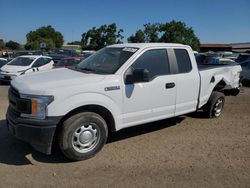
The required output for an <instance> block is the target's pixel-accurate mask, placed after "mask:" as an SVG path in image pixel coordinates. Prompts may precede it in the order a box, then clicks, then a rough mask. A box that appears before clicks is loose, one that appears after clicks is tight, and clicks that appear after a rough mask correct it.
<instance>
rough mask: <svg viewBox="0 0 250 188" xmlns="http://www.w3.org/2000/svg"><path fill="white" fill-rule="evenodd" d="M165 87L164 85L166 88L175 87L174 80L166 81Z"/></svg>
mask: <svg viewBox="0 0 250 188" xmlns="http://www.w3.org/2000/svg"><path fill="white" fill-rule="evenodd" d="M165 87H166V89H170V88H173V87H175V83H174V82H170V83H166V85H165Z"/></svg>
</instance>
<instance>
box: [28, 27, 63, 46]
mask: <svg viewBox="0 0 250 188" xmlns="http://www.w3.org/2000/svg"><path fill="white" fill-rule="evenodd" d="M26 38H27V43H26V45H25V48H26V49H28V50H37V49H40V43H42V42H44V43H46V45H47V49H53V48H60V47H62V45H63V42H64V40H63V35H62V34H61V33H60V32H58V31H56V30H55V29H54V28H53V27H52V26H51V25H48V26H44V27H40V28H38V29H36V30H35V31H30V32H29V33H28V34H27V35H26Z"/></svg>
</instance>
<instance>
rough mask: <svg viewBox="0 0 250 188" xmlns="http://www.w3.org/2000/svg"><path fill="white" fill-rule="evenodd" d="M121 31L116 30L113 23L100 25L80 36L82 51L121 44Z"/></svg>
mask: <svg viewBox="0 0 250 188" xmlns="http://www.w3.org/2000/svg"><path fill="white" fill-rule="evenodd" d="M122 33H123V30H122V29H117V26H116V24H115V23H112V24H110V25H106V24H105V25H101V26H100V27H99V28H96V27H92V29H90V30H88V31H87V32H85V33H83V34H82V40H81V45H82V49H88V50H99V49H101V48H103V47H105V46H107V45H111V44H116V43H121V42H122V39H123V36H122Z"/></svg>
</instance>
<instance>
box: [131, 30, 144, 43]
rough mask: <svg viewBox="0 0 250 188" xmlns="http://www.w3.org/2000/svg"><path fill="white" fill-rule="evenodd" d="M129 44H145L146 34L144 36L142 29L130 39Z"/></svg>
mask: <svg viewBox="0 0 250 188" xmlns="http://www.w3.org/2000/svg"><path fill="white" fill-rule="evenodd" d="M128 42H132V43H144V42H145V34H144V32H143V31H142V30H141V29H139V30H138V31H136V32H135V34H134V35H131V36H130V37H129V38H128Z"/></svg>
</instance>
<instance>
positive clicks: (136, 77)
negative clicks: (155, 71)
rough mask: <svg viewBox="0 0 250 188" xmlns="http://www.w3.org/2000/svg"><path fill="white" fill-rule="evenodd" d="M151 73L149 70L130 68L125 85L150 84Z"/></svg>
mask: <svg viewBox="0 0 250 188" xmlns="http://www.w3.org/2000/svg"><path fill="white" fill-rule="evenodd" d="M148 81H149V71H148V70H147V69H132V68H130V69H129V70H128V71H127V73H126V77H125V84H134V83H138V82H148Z"/></svg>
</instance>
